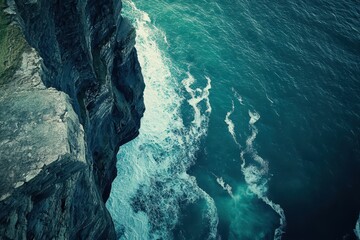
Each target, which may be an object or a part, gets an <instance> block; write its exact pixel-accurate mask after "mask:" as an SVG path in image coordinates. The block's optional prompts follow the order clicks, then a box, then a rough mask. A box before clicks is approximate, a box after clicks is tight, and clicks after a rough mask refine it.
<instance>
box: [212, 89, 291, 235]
mask: <svg viewBox="0 0 360 240" xmlns="http://www.w3.org/2000/svg"><path fill="white" fill-rule="evenodd" d="M233 92H234V96H235V98H237V99H238V101H239V103H240V104H241V105H244V103H243V99H242V98H241V96H240V95H239V94H238V93H237V92H236V91H235V90H234V89H233ZM234 110H235V107H234V102H233V101H232V109H231V111H229V112H228V113H227V114H226V117H225V123H226V124H227V126H228V130H229V133H230V134H231V136H232V138H233V139H234V142H235V143H236V144H237V145H238V146H239V149H240V150H241V152H240V159H241V161H242V162H241V171H242V172H243V174H244V178H245V182H246V183H247V185H248V188H249V190H250V191H251V192H252V193H254V194H255V195H256V196H257V197H258V198H259V199H261V200H262V201H263V202H264V203H266V204H267V205H268V206H270V207H271V208H272V209H273V210H274V211H275V212H276V213H277V214H278V215H279V217H280V220H279V221H280V226H279V227H278V228H277V229H275V232H274V240H280V239H281V237H282V234H283V233H284V230H285V227H286V218H285V213H284V210H283V209H282V208H281V206H280V205H279V204H275V203H274V202H272V201H271V200H270V199H269V198H268V197H267V191H268V187H267V182H268V180H269V179H268V172H269V166H268V162H267V161H265V160H264V159H263V158H262V157H261V156H260V155H259V154H258V153H257V150H256V148H255V147H254V141H255V139H256V136H257V134H258V129H257V127H256V125H255V124H256V123H257V122H258V121H259V120H260V117H261V116H260V114H259V113H258V112H256V111H254V110H252V111H251V110H249V111H248V114H249V128H250V130H251V134H250V136H248V138H247V139H246V145H245V148H244V149H243V148H242V147H241V145H240V144H239V141H238V140H237V138H236V134H235V124H234V123H233V121H232V120H231V119H230V116H231V114H233V112H234ZM246 156H250V158H249V157H248V158H246ZM219 184H220V183H219Z"/></svg>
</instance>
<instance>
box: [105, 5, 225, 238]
mask: <svg viewBox="0 0 360 240" xmlns="http://www.w3.org/2000/svg"><path fill="white" fill-rule="evenodd" d="M123 3H124V10H125V12H126V14H125V15H128V16H127V17H129V18H130V19H131V20H132V21H133V24H134V25H135V27H136V29H137V38H136V48H137V49H138V57H139V62H140V65H141V67H142V72H143V76H144V80H145V83H146V88H145V92H144V101H145V105H146V111H145V114H144V117H143V118H142V125H141V129H140V135H139V137H137V138H136V139H135V140H133V141H131V142H130V143H128V144H126V145H124V146H122V147H121V149H120V152H119V155H118V158H119V161H118V177H117V178H116V180H115V181H114V183H113V187H112V192H111V196H110V199H109V200H108V203H107V207H108V209H109V211H110V213H111V215H112V217H113V219H114V223H115V227H116V231H117V234H118V238H120V239H144V238H145V239H172V238H173V232H172V230H173V229H174V228H175V226H176V224H177V223H178V221H179V218H180V215H179V214H180V208H181V207H183V206H186V205H187V204H192V203H194V202H195V201H198V200H203V201H204V202H205V205H206V207H205V210H204V211H203V213H202V214H203V219H205V222H206V225H207V229H209V231H208V239H215V238H216V235H217V224H218V216H217V209H216V207H215V203H214V200H213V199H212V198H211V197H210V196H209V195H208V194H207V193H206V192H204V191H203V190H202V189H201V188H199V186H198V185H197V183H196V179H195V177H193V176H190V175H188V174H187V173H186V171H187V170H188V168H189V167H190V166H191V165H192V164H193V162H194V154H195V152H196V151H197V150H198V148H199V144H200V142H201V140H202V138H203V137H204V136H205V135H206V134H207V128H208V122H209V117H210V114H211V105H210V100H209V94H210V89H211V79H210V78H209V77H206V76H204V79H206V81H207V84H206V85H205V86H203V87H198V88H195V89H194V88H193V87H192V86H193V84H194V82H195V81H196V79H195V78H194V77H193V76H192V74H191V71H190V70H189V69H188V70H187V71H183V75H186V78H185V79H183V80H182V81H179V76H180V75H178V74H177V73H178V72H181V70H179V69H177V68H176V66H174V64H173V63H172V62H171V60H170V59H169V58H167V57H166V56H165V54H164V53H163V52H162V51H161V50H160V45H162V44H164V45H166V44H167V40H166V36H165V34H164V32H162V31H161V30H160V29H158V28H156V27H155V26H154V25H153V24H152V23H151V18H150V17H149V15H148V14H147V13H145V12H143V11H141V10H139V9H137V7H136V6H135V4H134V3H133V2H131V1H123ZM179 82H181V83H182V84H183V85H179V84H178V83H179ZM181 88H183V89H184V90H185V91H186V92H187V93H188V97H183V96H181V95H179V93H178V91H177V90H178V89H181ZM184 106H185V107H188V108H189V107H190V109H192V112H193V121H192V122H191V124H190V125H189V126H185V125H184V123H183V121H182V117H181V111H180V109H181V108H182V107H184ZM203 106H205V108H204V107H203Z"/></svg>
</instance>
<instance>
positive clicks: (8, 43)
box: [0, 0, 26, 84]
mask: <svg viewBox="0 0 360 240" xmlns="http://www.w3.org/2000/svg"><path fill="white" fill-rule="evenodd" d="M5 1H6V0H0V84H4V83H6V82H7V81H9V79H10V77H11V76H12V75H13V74H14V72H15V70H16V69H17V67H18V66H19V64H20V61H21V54H22V53H23V52H24V49H25V46H26V41H25V39H24V37H23V35H22V32H21V30H20V28H19V26H17V25H16V24H14V23H11V19H10V16H8V15H7V14H6V13H5V12H4V9H5V8H6V2H5Z"/></svg>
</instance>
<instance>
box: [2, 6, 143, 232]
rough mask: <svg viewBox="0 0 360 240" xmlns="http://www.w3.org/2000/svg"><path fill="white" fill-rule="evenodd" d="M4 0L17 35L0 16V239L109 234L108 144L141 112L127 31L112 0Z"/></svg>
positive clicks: (134, 129)
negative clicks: (21, 32) (0, 34)
mask: <svg viewBox="0 0 360 240" xmlns="http://www.w3.org/2000/svg"><path fill="white" fill-rule="evenodd" d="M7 3H8V6H9V7H8V8H6V10H5V12H7V16H6V18H9V19H10V20H12V21H16V22H17V23H18V25H19V26H20V27H21V29H22V31H23V33H24V36H25V39H26V41H24V40H23V39H22V37H21V34H20V33H18V32H17V30H16V29H18V27H17V26H15V25H13V24H11V23H10V22H11V21H10V20H9V21H8V22H6V23H4V24H3V21H2V22H1V24H2V25H1V26H0V28H1V29H0V31H2V32H3V33H6V34H5V35H4V34H2V36H8V37H7V38H5V40H4V39H0V41H2V42H1V50H3V51H1V52H0V57H1V59H0V60H1V61H0V62H1V63H0V64H1V67H2V68H0V108H1V109H0V110H1V111H0V163H1V166H2V167H1V170H0V171H1V173H0V176H1V179H0V180H1V183H0V239H1V238H4V239H24V238H28V239H114V238H115V231H114V227H113V223H112V220H111V218H110V215H109V213H108V212H107V210H106V208H105V202H106V200H107V198H108V196H109V193H110V189H111V183H112V181H113V179H114V178H115V176H116V153H117V151H118V148H119V146H120V145H122V144H124V143H126V142H127V141H130V140H131V139H133V138H134V137H136V136H137V134H138V129H139V125H140V118H141V117H142V114H143V112H144V104H143V90H144V82H143V79H142V75H141V70H140V66H139V63H138V60H137V55H136V50H135V48H134V41H135V31H134V29H133V27H132V26H131V25H130V24H129V22H128V21H127V20H126V19H124V18H122V17H121V15H120V10H121V1H112V0H103V1H96V0H61V1H48V0H31V1H30V0H28V1H25V0H10V1H8V2H7ZM1 4H2V5H3V1H2V2H1ZM1 14H2V15H1V19H2V20H4V16H3V14H4V13H3V12H2V13H1ZM5 50H6V51H5ZM4 52H5V53H6V55H5V53H4Z"/></svg>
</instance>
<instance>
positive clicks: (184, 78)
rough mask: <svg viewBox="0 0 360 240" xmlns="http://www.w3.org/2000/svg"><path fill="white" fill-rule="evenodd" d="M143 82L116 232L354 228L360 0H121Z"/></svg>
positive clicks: (116, 207)
mask: <svg viewBox="0 0 360 240" xmlns="http://www.w3.org/2000/svg"><path fill="white" fill-rule="evenodd" d="M123 5H124V6H123V7H124V9H123V14H124V15H125V16H127V17H128V18H129V19H130V20H131V21H132V22H133V24H134V26H135V27H136V30H137V39H136V47H137V49H138V54H139V61H140V64H141V66H142V71H143V75H144V79H145V82H146V90H145V96H144V98H145V105H146V112H145V115H144V118H143V119H142V126H141V129H140V136H139V137H138V138H137V139H135V140H134V141H132V142H130V143H128V144H126V145H125V146H123V147H121V149H120V152H119V156H118V157H119V162H118V177H117V179H116V180H115V182H114V184H113V189H112V192H111V196H110V199H109V201H108V203H107V206H108V208H109V210H110V212H111V214H112V216H113V218H114V222H115V226H116V230H117V233H118V236H119V239H355V231H354V229H358V230H357V234H359V232H360V231H359V224H360V223H359V222H358V224H357V225H356V223H357V221H358V219H359V211H360V140H359V139H360V138H359V136H360V79H359V76H360V61H359V60H360V4H358V3H356V1H347V2H345V1H304V0H302V1H293V2H292V1H289V2H282V3H280V2H273V1H256V2H255V1H244V0H234V1H228V0H223V1H219V0H212V1H210V0H196V1H194V0H193V1H189V0H183V1H174V0H152V1H140V0H133V1H130V0H124V1H123Z"/></svg>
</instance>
